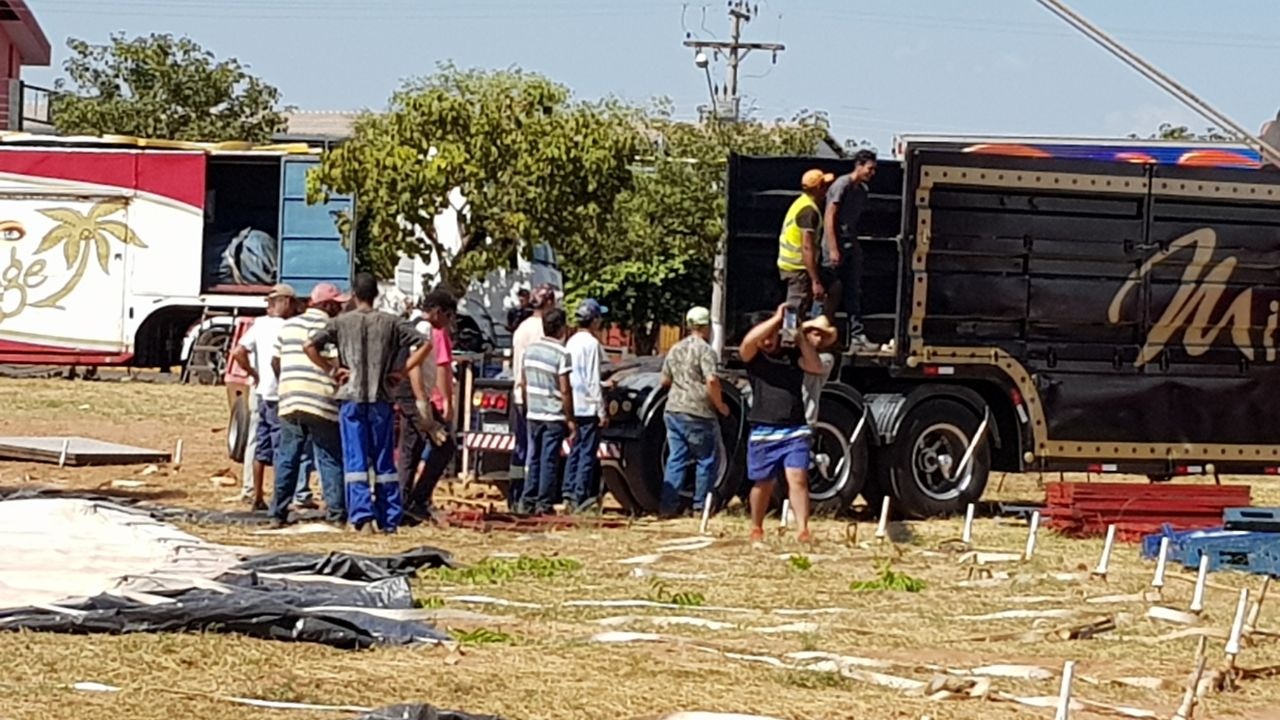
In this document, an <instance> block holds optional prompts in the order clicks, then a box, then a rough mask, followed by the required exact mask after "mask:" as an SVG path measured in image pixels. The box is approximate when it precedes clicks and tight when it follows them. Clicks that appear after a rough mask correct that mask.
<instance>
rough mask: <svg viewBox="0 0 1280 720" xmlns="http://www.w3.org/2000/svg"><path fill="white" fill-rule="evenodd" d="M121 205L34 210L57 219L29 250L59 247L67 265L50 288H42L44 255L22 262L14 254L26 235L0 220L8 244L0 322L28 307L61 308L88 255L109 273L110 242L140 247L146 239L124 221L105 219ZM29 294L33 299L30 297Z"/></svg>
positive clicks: (0, 279)
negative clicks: (84, 209) (84, 210)
mask: <svg viewBox="0 0 1280 720" xmlns="http://www.w3.org/2000/svg"><path fill="white" fill-rule="evenodd" d="M127 206H128V201H127V200H124V199H112V200H104V201H102V202H100V203H97V204H96V205H94V206H93V207H92V208H90V209H89V212H88V213H87V214H86V213H82V212H80V211H79V210H76V209H74V208H69V207H55V208H43V209H39V210H37V211H36V212H38V213H40V214H41V215H44V216H45V217H47V218H49V219H50V220H53V221H54V222H56V223H57V224H56V225H54V226H53V228H52V229H51V230H49V232H47V233H45V236H44V237H43V238H41V240H40V244H39V245H38V246H37V247H36V249H35V252H34V253H33V254H34V255H43V254H45V253H48V252H50V251H51V250H53V249H55V248H58V247H61V248H62V257H63V259H64V260H66V262H67V270H71V271H72V272H71V275H70V277H68V278H67V280H66V282H64V283H63V284H62V286H61V287H59V288H58V289H56V290H53V291H52V292H47V291H45V290H44V287H45V283H46V282H47V281H48V280H49V279H50V278H49V276H48V274H47V271H48V267H49V263H48V261H47V260H46V259H45V258H36V259H34V260H31V259H30V258H28V259H27V261H24V260H23V258H21V257H19V255H18V244H19V243H20V242H21V241H22V240H23V239H24V238H25V237H26V236H27V231H26V228H25V227H23V225H22V223H20V222H17V221H14V220H6V221H0V242H3V243H9V261H8V264H6V265H5V267H4V270H3V271H0V324H3V323H4V321H5V320H7V319H9V318H12V317H16V316H18V315H21V314H22V312H23V311H24V310H26V309H27V308H28V307H33V308H43V309H50V310H65V309H66V308H65V307H64V306H63V305H61V302H62V301H63V300H64V299H66V298H67V297H68V296H70V295H71V293H73V292H75V289H76V287H78V286H79V285H80V281H81V280H82V279H84V274H85V272H86V271H87V270H88V269H89V263H90V262H91V261H92V259H94V258H97V260H98V266H99V267H101V268H102V272H103V273H104V274H106V275H110V274H111V267H110V261H111V247H112V242H113V241H114V242H116V243H120V244H122V245H132V246H134V247H137V248H145V247H146V244H144V243H143V242H142V240H141V239H140V238H139V237H138V235H137V233H135V232H134V231H133V230H132V229H130V228H129V226H128V224H126V223H125V222H124V221H123V220H116V219H112V218H111V216H112V215H115V214H116V213H118V212H122V211H123V210H124V209H125V208H126V207H127ZM73 268H74V269H73ZM33 296H35V297H38V298H39V299H35V300H33V299H32V297H33Z"/></svg>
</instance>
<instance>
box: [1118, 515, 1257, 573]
mask: <svg viewBox="0 0 1280 720" xmlns="http://www.w3.org/2000/svg"><path fill="white" fill-rule="evenodd" d="M1223 533H1227V534H1228V535H1238V534H1239V531H1234V530H1223V529H1222V528H1206V529H1203V530H1174V529H1173V526H1172V525H1165V526H1164V527H1163V528H1161V529H1160V532H1159V533H1156V534H1155V535H1147V536H1146V537H1144V538H1142V557H1144V558H1146V559H1147V560H1154V559H1155V558H1156V556H1157V555H1159V554H1160V540H1161V538H1165V537H1167V538H1169V561H1170V562H1177V563H1182V564H1183V565H1186V566H1188V567H1196V566H1197V565H1199V564H1200V556H1199V555H1198V554H1196V555H1195V556H1194V557H1191V558H1190V559H1188V557H1187V542H1188V541H1190V540H1193V539H1198V538H1206V537H1219V536H1222V534H1223Z"/></svg>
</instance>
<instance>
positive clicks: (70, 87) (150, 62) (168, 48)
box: [50, 33, 285, 142]
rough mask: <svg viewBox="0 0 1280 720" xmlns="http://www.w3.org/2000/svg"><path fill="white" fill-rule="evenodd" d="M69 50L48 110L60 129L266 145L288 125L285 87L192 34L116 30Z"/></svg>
mask: <svg viewBox="0 0 1280 720" xmlns="http://www.w3.org/2000/svg"><path fill="white" fill-rule="evenodd" d="M67 47H68V48H69V49H70V50H71V57H70V58H68V59H67V61H66V62H65V63H64V65H63V70H64V71H65V72H66V74H67V78H60V79H58V81H57V83H56V85H55V87H56V88H57V89H58V90H59V91H61V92H59V93H57V94H56V95H55V96H54V98H53V105H52V107H51V108H50V110H51V113H50V114H51V116H52V121H53V124H54V127H55V128H57V130H58V132H60V133H64V134H68V135H98V134H116V135H134V136H138V137H145V138H159V139H165V140H192V141H225V140H244V141H250V142H264V141H267V140H270V138H271V136H272V135H273V134H274V133H276V132H279V131H281V130H283V129H284V127H285V120H284V117H283V116H282V115H281V114H280V113H279V112H278V111H277V109H276V106H277V103H278V102H279V100H280V91H279V90H277V89H276V88H275V87H273V86H271V85H268V84H267V83H265V82H263V81H262V80H261V79H259V78H257V77H256V76H254V75H251V74H249V72H248V68H247V67H245V66H244V65H241V64H240V63H239V62H238V61H237V60H235V59H234V58H233V59H229V60H221V61H219V60H218V59H217V58H216V57H214V55H213V54H212V53H210V52H208V51H206V50H205V49H203V48H202V47H200V46H199V45H198V44H196V42H195V41H193V40H191V39H190V38H186V37H182V38H175V37H174V36H172V35H149V36H146V37H137V38H133V39H132V40H130V39H128V38H127V37H126V36H125V35H124V34H121V33H116V34H113V35H111V40H110V43H108V44H106V45H94V44H91V43H89V42H87V41H84V40H79V39H76V38H72V39H70V40H68V41H67ZM68 81H69V82H68Z"/></svg>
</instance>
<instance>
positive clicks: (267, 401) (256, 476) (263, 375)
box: [231, 283, 298, 510]
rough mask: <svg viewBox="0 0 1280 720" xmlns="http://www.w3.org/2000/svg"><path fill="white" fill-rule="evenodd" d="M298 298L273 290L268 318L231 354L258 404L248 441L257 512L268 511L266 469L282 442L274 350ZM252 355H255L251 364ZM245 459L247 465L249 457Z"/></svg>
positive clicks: (290, 292) (287, 291) (255, 324)
mask: <svg viewBox="0 0 1280 720" xmlns="http://www.w3.org/2000/svg"><path fill="white" fill-rule="evenodd" d="M297 299H298V294H297V293H296V292H294V290H293V288H292V287H291V286H289V285H285V284H284V283H281V284H279V285H276V286H274V287H272V288H271V292H269V293H267V298H266V300H267V314H266V316H265V317H260V318H257V319H256V320H254V321H253V325H251V326H250V327H249V329H248V330H246V331H245V333H244V335H243V336H242V337H241V338H240V343H239V344H238V345H236V347H235V350H233V351H232V353H231V357H232V360H233V361H234V362H235V363H236V364H237V365H239V366H240V369H241V370H244V371H245V372H246V373H247V374H248V375H249V377H250V378H251V379H252V380H253V394H254V399H255V400H256V402H257V408H256V411H255V414H256V415H257V423H256V425H257V427H256V429H255V430H254V431H253V434H252V436H251V437H250V438H249V440H250V441H252V442H253V509H254V510H266V509H267V503H266V499H265V498H264V497H263V484H264V482H265V480H266V478H265V476H266V472H267V467H268V466H271V465H273V464H274V463H275V456H276V445H277V444H279V442H280V422H279V417H278V415H277V414H276V413H277V403H278V402H279V399H280V396H279V391H278V386H277V383H276V372H275V370H274V369H273V368H272V365H271V357H272V355H271V351H272V349H273V348H274V347H275V345H276V338H277V337H278V336H279V335H280V328H281V327H282V326H283V325H284V321H285V319H287V318H289V317H292V316H293V313H294V309H295V308H294V306H295V303H296V302H297ZM250 354H252V355H253V360H252V362H251V361H250V359H249V356H250ZM245 460H246V463H245V464H246V465H248V464H249V463H248V462H247V461H248V458H245Z"/></svg>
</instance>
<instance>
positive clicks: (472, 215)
mask: <svg viewBox="0 0 1280 720" xmlns="http://www.w3.org/2000/svg"><path fill="white" fill-rule="evenodd" d="M638 143H639V136H638V134H637V133H636V131H635V113H634V111H633V110H632V109H630V108H627V107H626V106H624V105H622V104H620V103H617V102H613V101H603V102H596V103H589V102H581V101H575V100H574V99H573V98H572V97H571V95H570V93H569V90H568V89H567V88H565V87H564V86H562V85H558V84H556V83H554V82H552V81H550V80H548V79H547V78H545V77H542V76H540V75H537V74H533V73H526V72H523V71H521V70H518V69H513V70H503V71H497V72H490V71H482V70H462V69H459V68H457V67H455V66H453V65H451V64H447V63H446V64H441V65H440V66H439V68H438V70H437V72H436V73H434V74H432V75H430V76H428V77H425V78H421V79H417V80H411V81H409V82H408V83H406V84H405V85H404V87H403V88H402V89H400V90H399V91H398V92H396V93H395V94H394V95H393V96H392V98H391V105H390V110H389V111H388V112H386V113H382V114H374V113H369V114H366V115H364V116H363V117H361V118H360V119H359V120H358V121H357V122H356V125H355V131H354V134H353V136H352V138H351V139H350V140H349V141H347V142H346V143H344V144H342V145H341V146H339V147H337V148H335V149H333V150H331V151H330V152H328V153H327V154H326V155H325V157H324V159H323V160H322V162H321V165H320V167H319V168H318V169H317V170H315V171H314V172H312V173H311V175H310V176H309V177H308V192H309V195H310V196H311V198H312V200H313V201H314V200H318V199H321V198H323V197H325V196H326V195H327V194H329V193H354V194H355V196H356V213H357V215H358V217H357V218H355V223H356V237H357V242H358V252H359V258H360V261H361V262H362V263H364V264H365V265H366V267H369V268H370V269H372V270H373V271H374V272H375V273H377V274H379V275H381V276H383V277H387V276H389V275H390V273H391V271H392V268H393V267H394V265H395V262H396V260H397V259H398V258H399V257H400V255H401V254H402V253H407V254H411V255H418V256H420V257H422V258H423V259H424V260H426V261H427V262H428V263H430V262H431V261H432V260H434V261H436V262H437V263H438V267H439V275H440V277H439V281H440V283H441V284H442V285H444V286H446V287H451V288H453V289H454V290H459V291H460V290H463V289H465V288H466V286H467V284H468V283H469V282H470V281H471V280H473V279H476V278H479V277H482V276H483V275H485V274H486V273H487V272H489V271H491V270H494V269H497V268H501V267H506V266H508V265H509V264H510V263H511V262H512V260H513V259H514V258H515V255H516V253H518V252H523V253H528V252H531V249H532V247H533V246H535V245H537V244H539V243H547V244H549V245H550V246H551V247H552V248H553V249H555V250H556V251H557V252H558V253H566V252H567V253H570V254H572V255H574V256H581V255H582V254H583V253H586V252H589V248H587V247H586V244H587V243H588V242H590V241H591V240H592V239H594V238H599V237H602V236H603V235H604V225H605V223H607V222H608V220H609V219H610V218H611V217H612V215H613V205H614V202H615V200H616V199H617V197H618V196H619V194H620V193H621V192H622V191H623V190H625V189H626V188H627V187H628V186H629V185H630V183H631V174H630V171H629V170H628V163H629V162H630V160H631V158H632V157H633V156H634V155H635V153H636V150H637V148H638ZM450 207H453V208H454V209H456V210H458V211H459V212H458V217H459V235H460V237H461V245H460V246H459V247H449V246H447V245H446V243H445V242H444V241H443V239H442V238H441V237H440V236H439V234H438V233H437V230H436V227H435V224H434V221H435V218H436V216H437V215H438V214H440V213H441V212H442V211H443V210H446V209H447V208H450ZM347 222H350V219H348V220H347Z"/></svg>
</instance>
